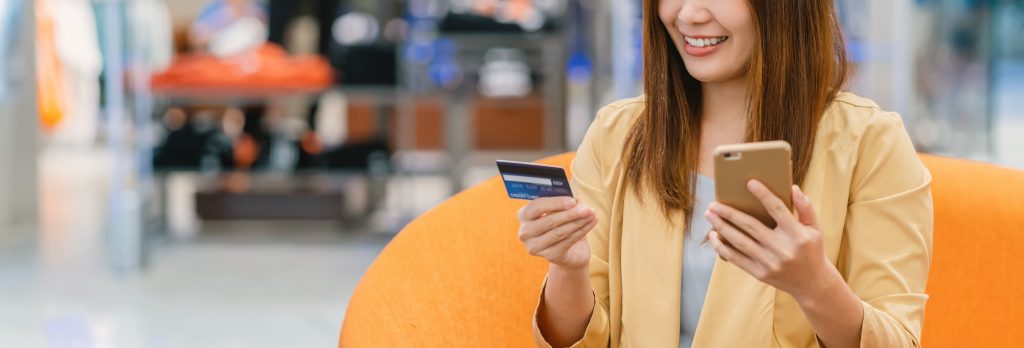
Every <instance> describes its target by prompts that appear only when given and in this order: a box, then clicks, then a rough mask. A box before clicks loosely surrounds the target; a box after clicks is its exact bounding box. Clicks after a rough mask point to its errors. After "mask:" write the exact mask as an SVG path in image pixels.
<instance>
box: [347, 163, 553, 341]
mask: <svg viewBox="0 0 1024 348" xmlns="http://www.w3.org/2000/svg"><path fill="white" fill-rule="evenodd" d="M571 159H572V155H571V154H566V155H561V156H558V157H555V158H551V159H549V160H547V161H545V162H546V163H549V164H555V165H561V166H563V167H568V166H569V162H570V161H571ZM524 205H525V202H524V201H520V200H512V199H508V198H507V195H506V193H505V187H504V186H503V184H502V182H501V181H500V180H498V178H497V177H495V178H492V179H490V180H488V181H486V182H484V183H483V184H481V185H479V186H476V187H474V188H471V189H469V190H467V191H465V192H462V193H460V194H458V195H456V196H455V197H452V198H451V199H449V200H448V201H446V202H444V203H442V204H441V205H440V206H438V207H436V208H434V209H433V210H431V211H429V212H427V213H426V214H423V215H422V216H420V217H419V218H417V219H416V220H414V221H413V222H411V223H410V224H409V225H408V226H406V228H405V229H403V230H402V232H401V233H399V234H398V235H397V236H395V238H394V239H393V240H392V241H391V242H390V243H388V245H387V247H385V248H384V250H383V251H382V252H381V254H380V256H378V257H377V260H376V261H374V263H373V265H371V266H370V268H369V269H368V270H367V271H366V275H365V276H363V279H362V281H360V283H359V286H358V287H357V288H356V291H355V292H354V293H353V294H352V300H351V301H349V305H348V311H347V314H346V316H345V324H344V325H343V327H342V330H341V339H340V343H339V346H341V347H495V346H496V344H498V346H500V345H504V346H508V347H529V346H532V345H534V343H533V336H532V331H531V330H532V329H531V325H532V324H531V323H532V321H531V318H532V316H533V309H534V307H535V305H536V303H537V295H538V293H539V292H540V285H541V282H542V281H543V280H544V274H545V273H546V272H547V265H546V263H545V262H544V261H543V260H542V259H540V258H536V257H531V256H530V255H529V254H527V252H526V248H524V247H523V245H522V244H521V243H520V242H519V239H518V237H517V226H518V222H517V221H516V211H517V210H518V209H519V208H520V207H522V206H524Z"/></svg>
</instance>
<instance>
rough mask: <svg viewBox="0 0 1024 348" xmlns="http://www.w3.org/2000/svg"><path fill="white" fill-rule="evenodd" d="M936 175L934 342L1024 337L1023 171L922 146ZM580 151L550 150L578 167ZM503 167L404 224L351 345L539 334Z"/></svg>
mask: <svg viewBox="0 0 1024 348" xmlns="http://www.w3.org/2000/svg"><path fill="white" fill-rule="evenodd" d="M922 159H923V160H924V162H925V164H926V165H927V166H928V168H929V169H930V170H931V173H932V176H933V177H934V179H933V180H934V181H933V184H932V193H933V198H934V200H935V216H936V218H935V241H934V252H933V260H932V269H931V273H930V276H929V282H928V293H929V294H930V295H931V299H930V300H929V302H928V306H927V314H926V316H925V317H926V320H925V328H924V345H925V346H926V347H943V346H949V347H963V346H993V347H1010V346H1024V332H1021V330H1019V329H1017V328H1020V327H1022V325H1024V322H1022V321H1021V320H1022V319H1021V318H1022V315H1024V277H1022V276H1021V275H1022V269H1024V261H1022V259H1016V258H1013V257H1012V255H1011V252H1015V251H1016V252H1024V230H1022V227H1021V226H1024V198H1022V195H1024V173H1022V172H1019V171H1013V170H1009V169H1003V168H999V167H995V166H992V165H987V164H981V163H974V162H967V161H963V160H955V159H948V158H941V157H934V156H927V155H922ZM571 160H572V154H564V155H560V156H557V157H553V158H549V159H547V160H544V161H542V162H544V163H548V164H554V165H560V166H563V167H566V168H568V167H569V162H570V161H571ZM524 204H525V203H524V202H522V201H515V200H510V199H507V198H505V190H504V187H503V186H502V183H501V181H500V180H499V179H498V178H492V179H490V180H488V181H486V182H484V183H483V184H481V185H479V186H476V187H474V188H471V189H469V190H467V191H465V192H463V193H460V194H458V195H456V196H455V197H452V198H451V199H449V200H448V201H446V202H444V203H442V204H441V205H440V206H438V207H437V208H434V209H433V210H431V211H430V212H428V213H426V214H424V215H423V216H421V217H419V218H417V219H416V220H415V221H413V222H412V223H410V224H409V226H407V227H406V228H405V229H404V230H402V232H401V233H399V234H398V235H397V236H396V237H395V238H394V239H393V240H392V241H391V243H389V244H388V246H387V247H386V248H385V249H384V251H383V252H382V253H381V255H380V256H379V257H378V258H377V260H376V261H374V263H373V265H372V266H370V269H369V270H367V272H366V275H365V276H364V277H363V279H362V281H361V282H360V283H359V286H358V287H357V288H356V291H355V293H353V295H352V299H351V301H350V302H349V306H348V312H347V313H346V316H345V323H344V325H343V327H342V330H341V337H340V340H339V346H341V347H436V346H440V347H448V346H457V347H465V346H488V347H492V346H495V345H502V346H507V347H531V346H533V344H534V343H533V337H532V331H531V328H530V325H531V316H532V314H533V309H534V306H535V305H536V301H537V295H538V292H539V291H540V283H541V281H542V280H543V278H544V273H545V272H546V264H545V263H544V262H543V261H542V260H540V259H539V258H535V257H531V256H529V255H528V254H527V253H526V250H525V249H524V248H523V246H522V245H521V244H520V242H519V240H518V239H517V237H516V225H517V223H516V219H515V212H516V210H517V209H519V207H521V206H523V205H524Z"/></svg>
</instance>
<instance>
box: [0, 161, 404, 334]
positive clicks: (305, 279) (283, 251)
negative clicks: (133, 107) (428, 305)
mask: <svg viewBox="0 0 1024 348" xmlns="http://www.w3.org/2000/svg"><path fill="white" fill-rule="evenodd" d="M42 157H43V159H42V164H41V173H40V179H41V183H40V185H41V193H42V194H41V200H42V202H41V206H42V209H41V210H42V211H41V221H43V222H44V223H43V224H41V225H40V227H38V230H37V231H35V232H38V234H35V235H37V236H38V238H33V239H32V240H28V241H24V242H21V243H16V244H15V245H13V246H8V247H5V248H4V249H2V250H0V347H55V348H63V347H330V346H333V345H335V344H336V342H337V334H338V329H339V327H340V325H341V321H342V318H343V315H344V312H345V307H346V303H347V302H348V298H349V297H350V296H351V293H352V291H353V290H354V288H355V285H356V284H357V282H358V280H359V278H360V277H361V276H362V274H363V272H364V271H365V270H366V268H367V267H368V266H369V264H370V263H371V262H372V260H373V258H374V257H375V256H376V255H377V253H379V251H380V249H381V248H382V247H383V245H384V244H385V243H386V242H387V238H388V237H387V236H385V235H380V234H374V233H360V232H353V231H345V230H344V228H342V227H340V226H338V225H337V224H335V223H330V222H303V223H273V222H248V223H244V222H236V223H205V224H204V225H203V231H202V233H201V234H199V235H198V236H195V237H192V238H187V239H170V240H168V241H165V242H163V243H161V245H160V246H159V247H158V248H155V249H154V250H156V252H155V253H154V254H153V255H151V261H152V262H151V263H150V264H151V266H150V267H149V268H148V269H146V271H144V272H141V273H138V274H134V275H120V274H116V273H114V272H113V271H112V267H110V265H111V260H110V259H109V258H108V257H107V255H108V253H107V252H106V251H107V243H105V239H106V236H104V235H103V234H102V233H101V232H100V231H104V230H105V229H104V226H103V223H102V221H103V219H102V217H103V216H104V214H105V211H106V209H105V208H104V204H103V203H102V202H104V197H103V195H104V192H105V186H106V182H105V180H106V175H105V173H104V172H103V168H106V163H107V162H106V159H105V157H104V156H103V155H102V154H96V153H93V154H81V153H76V154H71V155H68V154H61V153H56V154H55V153H52V152H51V153H47V154H44V155H43V156H42ZM66 168H75V170H74V171H68V170H66Z"/></svg>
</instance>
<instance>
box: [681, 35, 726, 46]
mask: <svg viewBox="0 0 1024 348" xmlns="http://www.w3.org/2000/svg"><path fill="white" fill-rule="evenodd" d="M728 38H729V37H728V36H722V37H716V38H710V39H694V38H690V37H684V39H685V40H686V43H687V44H689V45H690V46H693V47H707V46H715V45H718V44H721V43H722V42H725V40H726V39H728Z"/></svg>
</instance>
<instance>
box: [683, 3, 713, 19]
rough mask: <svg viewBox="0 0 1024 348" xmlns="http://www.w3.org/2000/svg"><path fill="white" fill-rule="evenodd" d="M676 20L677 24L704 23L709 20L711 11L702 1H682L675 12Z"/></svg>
mask: <svg viewBox="0 0 1024 348" xmlns="http://www.w3.org/2000/svg"><path fill="white" fill-rule="evenodd" d="M676 22H677V24H679V25H687V24H706V23H708V22H711V11H708V8H707V6H705V5H704V4H703V1H683V5H682V6H681V7H679V13H677V14H676Z"/></svg>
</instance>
